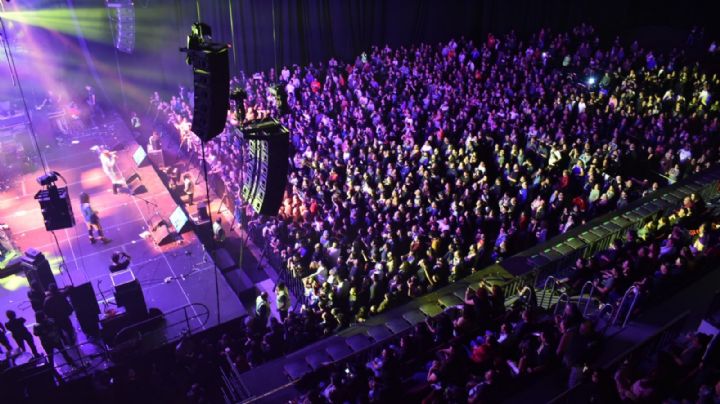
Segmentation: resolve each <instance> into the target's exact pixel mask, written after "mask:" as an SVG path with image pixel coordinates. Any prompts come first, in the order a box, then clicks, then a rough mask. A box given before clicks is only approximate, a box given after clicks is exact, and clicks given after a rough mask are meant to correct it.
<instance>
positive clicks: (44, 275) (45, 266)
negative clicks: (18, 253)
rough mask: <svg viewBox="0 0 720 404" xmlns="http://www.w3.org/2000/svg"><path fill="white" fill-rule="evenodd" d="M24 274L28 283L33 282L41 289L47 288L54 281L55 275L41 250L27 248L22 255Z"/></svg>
mask: <svg viewBox="0 0 720 404" xmlns="http://www.w3.org/2000/svg"><path fill="white" fill-rule="evenodd" d="M22 265H23V267H24V268H25V276H26V277H27V279H28V281H29V282H30V283H33V282H35V283H36V284H37V285H39V286H40V287H41V288H42V290H43V291H46V290H48V286H50V284H51V283H55V276H54V275H53V274H52V270H51V269H50V263H49V262H48V260H47V259H46V258H45V255H43V253H42V252H40V251H38V250H36V249H34V248H28V249H27V250H25V255H24V256H23V257H22Z"/></svg>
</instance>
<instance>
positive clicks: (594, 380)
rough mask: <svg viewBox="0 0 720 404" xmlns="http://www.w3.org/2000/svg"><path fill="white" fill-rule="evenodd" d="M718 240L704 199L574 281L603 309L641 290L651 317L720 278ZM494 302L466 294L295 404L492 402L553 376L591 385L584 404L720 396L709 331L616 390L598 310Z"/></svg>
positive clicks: (617, 377)
mask: <svg viewBox="0 0 720 404" xmlns="http://www.w3.org/2000/svg"><path fill="white" fill-rule="evenodd" d="M719 237H720V218H719V217H718V216H716V215H708V214H707V212H705V210H704V202H703V201H695V202H692V203H689V204H686V205H685V206H683V207H682V208H680V209H679V210H678V211H677V212H676V213H675V214H672V215H670V216H669V218H664V217H663V218H659V219H658V220H655V221H653V222H651V223H648V225H646V226H645V227H644V228H643V229H642V231H640V232H636V231H630V232H628V234H627V235H626V237H625V238H624V240H618V242H617V243H615V244H614V245H613V246H612V247H611V248H609V249H608V250H605V251H602V252H600V253H598V254H596V255H595V256H593V257H591V258H590V259H588V261H589V262H588V263H584V264H582V265H581V264H580V263H579V264H578V268H577V269H576V272H575V273H574V275H573V276H572V277H571V278H574V280H583V281H590V282H593V283H594V285H595V288H596V290H597V292H598V293H596V294H595V296H596V297H597V298H598V299H599V301H600V302H601V303H603V304H614V305H615V307H618V304H617V300H618V299H620V298H621V297H622V295H623V293H624V292H625V290H626V289H627V288H629V287H631V286H632V285H635V286H637V287H638V290H639V293H640V295H639V296H640V298H639V302H638V303H637V305H636V306H635V309H636V310H643V309H644V308H647V307H650V305H649V303H650V302H652V301H654V300H655V299H658V298H666V297H667V296H669V295H671V294H672V293H673V292H674V291H676V290H678V289H680V288H681V287H682V286H683V285H686V284H687V281H688V280H690V279H697V277H698V276H700V275H702V274H705V273H707V271H708V270H713V269H716V268H714V267H713V266H712V265H708V264H710V263H712V262H716V261H717V258H718V257H720V239H719ZM586 292H587V291H586ZM497 293H498V292H497V289H491V288H489V287H487V286H486V285H485V284H483V283H481V284H480V285H478V286H477V287H476V288H475V289H473V287H470V288H468V290H467V293H466V297H465V302H464V304H463V306H462V309H456V308H453V309H451V310H446V311H445V312H444V313H443V314H441V315H439V316H438V317H436V318H434V319H432V320H430V321H427V322H426V323H424V324H419V325H418V326H416V327H415V329H414V330H413V331H412V332H411V333H410V334H409V335H407V336H403V337H402V338H400V339H399V340H397V341H393V342H392V343H390V344H388V345H387V346H386V347H385V348H384V349H382V351H381V354H380V355H379V356H378V357H376V358H374V359H372V360H370V361H369V362H367V363H357V362H353V361H351V362H350V363H342V364H336V365H333V367H332V368H330V369H328V370H327V372H326V373H327V376H326V377H325V378H324V379H323V380H322V381H321V382H319V383H317V384H316V385H313V386H312V387H311V388H310V389H309V390H310V391H309V392H308V393H307V394H306V395H305V396H304V397H302V398H301V399H299V400H298V401H299V402H308V403H323V402H329V403H335V402H347V401H354V400H357V399H360V400H361V401H362V402H387V401H390V400H393V399H398V398H400V397H403V399H405V400H409V401H415V402H420V401H422V402H423V403H441V402H442V403H494V402H499V401H501V398H502V397H509V396H510V395H512V394H513V393H515V392H518V391H519V390H520V389H518V387H517V386H518V383H522V384H523V385H527V383H529V382H531V381H532V380H538V379H540V378H542V377H544V375H547V374H549V373H550V372H553V371H564V372H566V374H568V379H567V380H568V387H574V386H576V385H578V384H580V383H581V382H584V383H585V384H586V386H585V388H586V391H585V393H586V394H587V397H588V400H583V402H620V401H626V402H661V401H662V400H665V399H672V400H676V402H680V400H682V399H688V400H695V399H697V400H699V401H690V402H713V401H712V400H713V398H717V397H718V395H717V392H714V391H713V388H715V386H717V383H718V382H719V381H720V369H718V367H717V363H713V362H712V360H705V361H703V358H704V357H707V354H706V348H707V346H708V343H709V341H710V337H709V336H707V335H705V334H702V333H693V334H691V336H690V337H689V338H688V339H687V341H685V342H682V341H681V342H680V343H679V345H677V346H674V347H670V348H669V349H667V350H664V351H663V352H661V353H660V354H658V358H659V359H657V361H656V364H655V366H653V367H652V370H651V371H650V372H649V373H647V374H642V373H640V374H639V375H638V369H639V368H640V366H639V363H637V362H634V361H626V363H625V364H624V365H623V366H622V367H621V368H620V369H618V370H617V372H615V374H614V382H613V379H612V378H610V375H609V374H608V373H607V372H605V371H603V370H600V369H599V368H596V367H594V366H593V362H594V359H595V358H596V357H597V356H598V354H599V353H600V352H601V351H602V343H603V338H602V337H603V332H604V328H605V326H606V325H607V322H606V321H605V320H603V316H602V314H601V313H602V312H601V311H599V312H596V313H593V312H588V313H583V312H584V306H583V304H582V303H581V302H582V301H577V302H572V303H566V304H563V303H562V302H560V303H558V304H559V305H561V307H560V308H559V310H554V311H545V310H543V309H542V308H539V307H537V306H535V305H534V304H533V299H529V298H528V299H525V300H520V301H519V302H518V303H516V304H514V305H513V306H512V307H510V308H508V309H507V310H506V307H505V304H504V302H503V300H504V299H497V298H496V294H497ZM530 295H532V294H530ZM530 295H526V296H530ZM616 310H617V309H616ZM554 313H559V314H554ZM553 314H554V315H553ZM701 362H702V363H703V364H704V368H703V367H702V366H700V364H701ZM684 383H691V384H688V385H683V384H684Z"/></svg>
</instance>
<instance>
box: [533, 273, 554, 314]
mask: <svg viewBox="0 0 720 404" xmlns="http://www.w3.org/2000/svg"><path fill="white" fill-rule="evenodd" d="M548 283H549V284H550V297H548V301H547V306H546V305H545V297H546V296H547V294H548ZM556 291H557V280H556V279H555V277H554V276H552V275H550V276H548V277H547V278H545V284H544V285H543V291H542V297H541V298H540V299H538V306H540V307H543V308H549V307H550V304H551V303H552V298H553V296H555V292H556Z"/></svg>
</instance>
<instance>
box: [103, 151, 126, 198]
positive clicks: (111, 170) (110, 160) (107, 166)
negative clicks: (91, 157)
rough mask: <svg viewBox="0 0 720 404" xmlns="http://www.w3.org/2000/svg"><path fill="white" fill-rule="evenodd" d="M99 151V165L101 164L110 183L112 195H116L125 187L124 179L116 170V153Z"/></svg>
mask: <svg viewBox="0 0 720 404" xmlns="http://www.w3.org/2000/svg"><path fill="white" fill-rule="evenodd" d="M100 150H101V151H100V164H102V169H103V171H104V172H105V175H107V176H108V178H110V181H111V182H112V185H113V188H112V189H113V194H116V195H117V193H118V190H119V189H120V188H121V187H122V186H123V185H125V179H124V178H123V176H122V173H120V170H119V169H118V168H117V153H116V152H111V151H110V150H105V149H100Z"/></svg>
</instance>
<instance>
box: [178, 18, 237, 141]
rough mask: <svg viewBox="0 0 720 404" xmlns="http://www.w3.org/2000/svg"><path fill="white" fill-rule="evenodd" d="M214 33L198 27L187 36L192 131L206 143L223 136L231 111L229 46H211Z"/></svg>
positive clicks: (215, 44) (183, 50)
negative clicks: (191, 87) (190, 69)
mask: <svg viewBox="0 0 720 404" xmlns="http://www.w3.org/2000/svg"><path fill="white" fill-rule="evenodd" d="M211 38H212V30H211V29H210V26H208V25H207V24H204V23H195V24H193V26H192V33H191V34H190V35H189V36H188V39H187V43H188V46H187V48H182V49H180V50H181V51H182V52H185V53H187V62H188V64H190V65H192V68H193V87H194V94H195V95H194V97H195V98H194V109H193V121H192V127H191V130H192V131H193V133H195V135H197V136H198V137H199V138H200V139H201V140H202V141H203V142H207V141H209V140H210V139H212V138H214V137H215V136H217V135H219V134H220V133H222V131H223V130H224V129H225V122H226V121H227V111H228V109H229V108H230V99H229V97H230V69H229V66H228V64H229V58H228V46H227V44H221V43H215V42H211V41H210V39H211Z"/></svg>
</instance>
